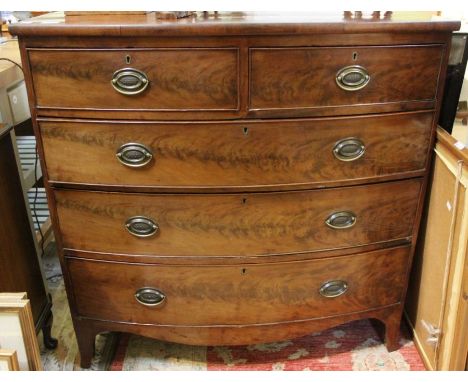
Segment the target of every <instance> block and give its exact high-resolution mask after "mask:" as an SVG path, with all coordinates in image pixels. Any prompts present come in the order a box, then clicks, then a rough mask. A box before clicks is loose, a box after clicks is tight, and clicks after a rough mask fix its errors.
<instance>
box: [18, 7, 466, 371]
mask: <svg viewBox="0 0 468 382" xmlns="http://www.w3.org/2000/svg"><path fill="white" fill-rule="evenodd" d="M152 17H153V18H152ZM458 25H459V23H456V22H429V21H417V22H408V21H404V22H399V21H398V20H392V19H391V18H388V17H386V18H385V19H379V18H378V17H376V18H374V20H373V21H370V20H365V21H364V20H354V19H350V20H347V19H343V16H342V15H337V16H336V17H335V18H333V17H331V18H329V19H327V20H325V21H324V20H317V19H315V18H314V17H313V15H308V16H307V15H303V16H301V17H296V18H294V17H293V18H288V17H287V16H283V17H279V16H276V17H272V16H265V15H258V14H236V15H230V14H218V15H217V16H216V18H215V19H212V18H210V17H202V16H201V15H199V16H198V17H194V18H192V19H188V20H179V21H160V20H156V19H155V18H154V15H153V16H151V15H146V16H131V17H127V18H126V19H125V20H122V19H119V17H118V16H114V17H111V16H86V17H85V16H81V17H79V16H76V17H71V16H70V17H66V18H65V19H64V20H62V21H60V22H55V23H54V24H50V23H41V22H39V21H38V22H30V23H23V24H19V25H17V26H14V27H13V28H12V32H13V33H15V34H18V35H19V38H20V45H21V52H22V59H23V63H24V67H25V72H26V78H27V83H28V91H29V97H30V104H31V111H32V115H33V118H34V123H35V129H36V134H37V137H38V142H40V154H41V160H42V165H43V167H44V172H45V176H46V180H47V190H48V197H49V201H50V204H51V207H52V208H51V209H52V214H53V222H54V228H55V233H56V237H57V242H58V246H59V248H60V252H61V253H60V257H61V264H62V267H63V271H64V275H65V282H66V288H67V293H68V298H69V301H70V307H71V311H72V317H73V322H74V326H75V330H76V332H77V338H78V343H79V348H80V352H81V356H82V365H83V366H85V367H86V366H89V364H90V361H91V357H92V355H93V346H94V337H95V335H96V334H97V333H99V332H100V331H108V330H112V331H126V332H131V333H138V334H142V335H146V336H150V337H154V338H159V339H163V340H168V341H175V342H181V343H186V344H203V345H228V344H231V345H235V344H248V343H259V342H268V341H275V340H280V339H285V338H292V337H297V336H301V335H306V334H308V333H310V332H312V331H318V330H322V329H324V328H327V327H331V326H334V325H338V324H341V323H343V322H347V321H351V320H356V319H361V318H374V319H378V320H380V321H382V322H383V323H384V324H385V326H386V344H387V347H388V349H389V350H393V349H396V348H397V347H398V334H399V325H400V319H401V314H402V308H403V305H402V303H403V301H404V298H405V294H406V289H407V283H408V274H409V269H410V265H411V259H412V255H413V250H414V245H415V241H416V238H417V233H418V226H419V220H420V216H421V208H422V207H421V206H422V201H423V198H424V194H425V188H426V183H427V176H428V168H429V165H430V159H431V158H430V152H431V148H432V144H433V139H434V127H435V121H437V116H438V111H439V105H440V96H441V94H442V93H441V91H442V86H443V83H444V74H445V68H446V61H447V51H448V45H449V43H450V34H451V31H452V30H454V29H456V28H457V27H458Z"/></svg>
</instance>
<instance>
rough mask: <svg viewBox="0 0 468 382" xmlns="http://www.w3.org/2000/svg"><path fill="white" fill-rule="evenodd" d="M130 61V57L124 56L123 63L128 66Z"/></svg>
mask: <svg viewBox="0 0 468 382" xmlns="http://www.w3.org/2000/svg"><path fill="white" fill-rule="evenodd" d="M131 60H132V59H131V57H130V56H129V55H127V56H125V62H126V63H127V64H130V61H131Z"/></svg>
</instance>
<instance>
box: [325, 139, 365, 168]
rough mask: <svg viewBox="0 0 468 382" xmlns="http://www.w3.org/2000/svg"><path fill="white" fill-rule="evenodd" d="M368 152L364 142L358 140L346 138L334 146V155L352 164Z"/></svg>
mask: <svg viewBox="0 0 468 382" xmlns="http://www.w3.org/2000/svg"><path fill="white" fill-rule="evenodd" d="M365 152H366V146H365V145H364V142H363V141H361V140H360V139H358V138H352V137H350V138H344V139H341V140H339V141H338V142H336V143H335V146H333V155H334V156H335V158H336V159H339V160H341V161H343V162H351V161H353V160H356V159H359V158H361V157H362V156H363V155H364V153H365Z"/></svg>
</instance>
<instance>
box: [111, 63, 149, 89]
mask: <svg viewBox="0 0 468 382" xmlns="http://www.w3.org/2000/svg"><path fill="white" fill-rule="evenodd" d="M111 84H112V87H113V88H114V89H115V90H117V91H118V92H119V93H121V94H125V95H137V94H140V93H143V92H144V91H145V89H146V88H147V87H148V84H149V81H148V77H147V76H146V74H145V73H143V72H142V71H141V70H138V69H133V68H124V69H119V70H117V71H116V72H115V73H114V74H113V75H112V81H111Z"/></svg>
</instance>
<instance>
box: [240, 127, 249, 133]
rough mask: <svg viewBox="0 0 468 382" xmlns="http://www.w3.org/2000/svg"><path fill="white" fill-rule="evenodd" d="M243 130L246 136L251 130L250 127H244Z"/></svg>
mask: <svg viewBox="0 0 468 382" xmlns="http://www.w3.org/2000/svg"><path fill="white" fill-rule="evenodd" d="M242 130H243V131H244V135H249V128H248V127H244V128H243V129H242Z"/></svg>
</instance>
